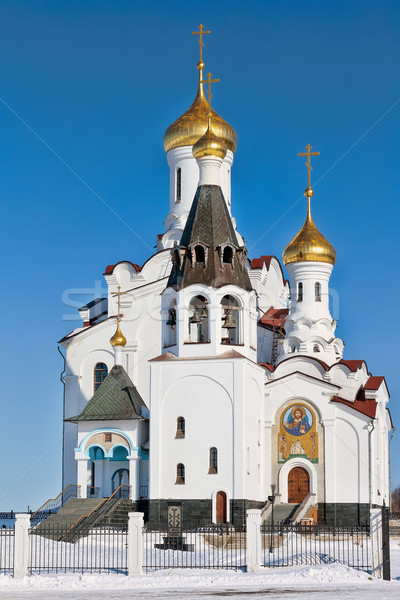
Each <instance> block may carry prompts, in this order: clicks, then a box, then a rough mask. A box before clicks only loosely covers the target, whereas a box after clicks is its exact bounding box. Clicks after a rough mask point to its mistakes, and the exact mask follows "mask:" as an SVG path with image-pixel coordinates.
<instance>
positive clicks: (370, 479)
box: [368, 419, 375, 515]
mask: <svg viewBox="0 0 400 600" xmlns="http://www.w3.org/2000/svg"><path fill="white" fill-rule="evenodd" d="M374 429H375V425H374V420H373V419H372V421H371V422H370V424H369V425H368V476H369V514H370V515H371V509H372V443H371V434H372V432H373V431H374Z"/></svg>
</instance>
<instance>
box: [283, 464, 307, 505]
mask: <svg viewBox="0 0 400 600" xmlns="http://www.w3.org/2000/svg"><path fill="white" fill-rule="evenodd" d="M309 492H310V477H309V475H308V472H307V471H306V469H303V467H294V468H293V469H292V470H291V471H290V472H289V475H288V502H289V503H291V504H301V503H302V502H303V500H304V499H305V497H306V496H307V494H308V493H309Z"/></svg>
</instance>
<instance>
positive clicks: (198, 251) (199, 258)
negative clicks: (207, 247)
mask: <svg viewBox="0 0 400 600" xmlns="http://www.w3.org/2000/svg"><path fill="white" fill-rule="evenodd" d="M194 260H195V262H196V264H197V263H203V264H204V263H205V262H206V255H205V252H204V248H203V246H195V247H194Z"/></svg>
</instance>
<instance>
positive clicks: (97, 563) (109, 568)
mask: <svg viewBox="0 0 400 600" xmlns="http://www.w3.org/2000/svg"><path fill="white" fill-rule="evenodd" d="M68 531H69V527H68V526H67V527H66V526H60V525H58V526H57V525H54V526H51V525H50V524H49V525H47V526H46V524H44V526H41V530H40V535H30V536H29V537H30V565H29V570H30V572H31V573H32V574H37V573H59V572H63V573H66V572H77V573H123V574H127V573H128V533H127V528H126V527H125V528H124V527H122V528H119V529H115V528H107V527H95V528H90V529H89V528H88V529H85V530H82V529H81V531H80V535H79V538H78V539H77V540H76V541H75V542H74V543H70V542H66V541H63V540H65V537H66V534H67V532H68ZM30 533H31V534H32V533H35V530H31V532H30Z"/></svg>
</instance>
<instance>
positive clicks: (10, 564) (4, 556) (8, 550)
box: [0, 529, 14, 575]
mask: <svg viewBox="0 0 400 600" xmlns="http://www.w3.org/2000/svg"><path fill="white" fill-rule="evenodd" d="M0 573H3V574H4V573H5V574H7V575H13V574H14V529H0Z"/></svg>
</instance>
